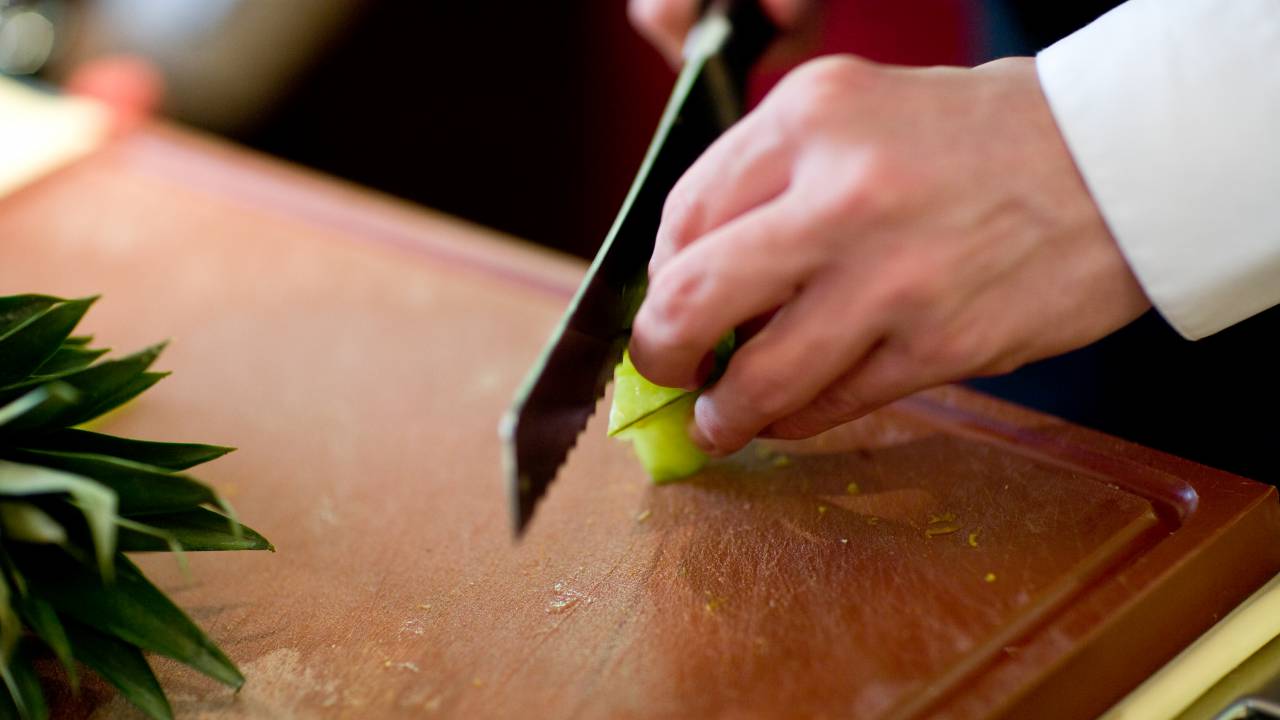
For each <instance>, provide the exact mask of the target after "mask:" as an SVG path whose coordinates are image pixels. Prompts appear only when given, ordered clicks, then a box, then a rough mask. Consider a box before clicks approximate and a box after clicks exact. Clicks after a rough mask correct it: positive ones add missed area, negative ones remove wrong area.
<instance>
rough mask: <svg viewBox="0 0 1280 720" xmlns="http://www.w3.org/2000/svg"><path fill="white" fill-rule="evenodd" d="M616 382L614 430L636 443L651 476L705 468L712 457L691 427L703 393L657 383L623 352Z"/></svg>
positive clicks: (672, 476)
mask: <svg viewBox="0 0 1280 720" xmlns="http://www.w3.org/2000/svg"><path fill="white" fill-rule="evenodd" d="M613 380H614V389H613V407H611V408H610V409H609V434H610V435H612V436H614V437H616V438H618V439H619V440H624V441H627V442H630V443H632V444H633V446H634V449H635V452H636V457H638V458H639V459H640V464H641V465H643V466H644V469H645V470H646V471H647V472H648V473H649V477H651V478H652V479H653V481H654V482H655V483H658V484H661V483H666V482H671V481H673V480H679V479H681V478H685V477H688V476H690V475H692V474H694V473H696V472H698V471H699V470H701V469H702V466H703V465H705V464H706V462H707V456H706V454H704V453H703V452H702V451H701V450H699V449H698V447H697V446H696V445H694V444H693V442H692V441H691V440H689V434H688V432H686V430H685V428H686V427H687V426H688V424H689V420H690V418H692V417H693V403H694V401H695V400H697V398H698V393H691V392H687V391H685V390H681V389H680V388H669V387H663V386H661V385H654V384H653V383H651V382H649V381H648V380H646V379H645V378H644V376H642V375H641V374H640V373H639V372H637V371H636V368H635V365H632V364H631V354H630V353H623V355H622V362H620V363H618V367H617V368H616V369H615V370H614V374H613Z"/></svg>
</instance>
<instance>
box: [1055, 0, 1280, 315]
mask: <svg viewBox="0 0 1280 720" xmlns="http://www.w3.org/2000/svg"><path fill="white" fill-rule="evenodd" d="M1036 67H1037V71H1038V73H1039V78H1040V84H1041V87H1042V88H1043V90H1044V93H1045V96H1046V97H1047V98H1048V101H1049V106H1050V108H1051V110H1052V112H1053V115H1054V118H1055V119H1056V120H1057V123H1058V127H1059V129H1060V130H1061V131H1062V134H1063V137H1064V138H1065V139H1066V143H1067V146H1068V148H1070V151H1071V154H1072V156H1073V157H1074V158H1075V161H1076V165H1077V167H1079V169H1080V173H1081V175H1083V177H1084V181H1085V184H1086V185H1087V186H1088V188H1089V191H1090V193H1092V195H1093V198H1094V200H1095V202H1096V203H1097V204H1098V207H1099V209H1100V210H1101V212H1102V216H1103V218H1104V219H1105V220H1106V223H1107V225H1108V227H1109V228H1110V229H1111V232H1112V234H1113V235H1114V236H1115V238H1116V241H1117V242H1118V243H1119V245H1120V249H1121V251H1122V252H1123V253H1124V256H1125V258H1126V259H1127V260H1128V262H1129V265H1130V267H1132V268H1133V271H1134V274H1135V275H1136V276H1137V278H1138V281H1139V282H1140V283H1141V284H1142V287H1143V289H1144V290H1146V293H1147V296H1148V297H1149V298H1150V299H1151V301H1152V302H1153V303H1154V304H1155V307H1156V309H1157V310H1159V311H1160V313H1161V314H1162V315H1163V316H1164V318H1165V319H1166V320H1167V321H1168V322H1169V324H1170V325H1172V326H1173V327H1174V328H1176V329H1177V330H1178V332H1180V333H1182V335H1183V336H1185V337H1187V338H1190V339H1199V338H1202V337H1204V336H1206V335H1211V334H1213V333H1215V332H1217V331H1219V330H1221V329H1223V328H1225V327H1228V326H1230V325H1232V324H1234V323H1237V322H1239V321H1241V320H1244V319H1245V318H1247V317H1249V316H1251V315H1254V314H1256V313H1259V312H1262V311H1263V310H1266V309H1267V308H1270V307H1272V306H1274V305H1280V0H1130V2H1127V3H1125V4H1124V5H1121V6H1120V7H1118V8H1116V9H1115V10H1113V11H1111V12H1110V13H1108V14H1106V15H1104V16H1103V17H1101V18H1099V19H1098V20H1097V21H1096V22H1094V23H1093V24H1091V25H1089V26H1088V27H1086V28H1084V29H1082V30H1080V31H1079V32H1076V33H1075V34H1073V35H1070V36H1068V37H1067V38H1065V39H1063V40H1062V41H1060V42H1058V43H1057V44H1055V45H1053V46H1051V47H1050V48H1048V49H1046V50H1045V51H1043V52H1042V53H1040V55H1039V56H1038V57H1037V58H1036Z"/></svg>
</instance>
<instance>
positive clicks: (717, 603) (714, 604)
mask: <svg viewBox="0 0 1280 720" xmlns="http://www.w3.org/2000/svg"><path fill="white" fill-rule="evenodd" d="M705 592H706V596H707V602H706V604H705V605H703V607H704V608H705V609H706V611H707V612H709V613H715V612H716V611H717V610H719V609H720V608H721V607H723V606H724V604H725V602H726V601H727V598H723V597H720V596H718V595H712V594H711V591H710V590H707V591H705Z"/></svg>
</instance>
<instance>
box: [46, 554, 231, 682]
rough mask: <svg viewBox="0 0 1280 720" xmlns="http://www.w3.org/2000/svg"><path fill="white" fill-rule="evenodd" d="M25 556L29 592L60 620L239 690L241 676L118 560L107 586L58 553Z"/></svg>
mask: <svg viewBox="0 0 1280 720" xmlns="http://www.w3.org/2000/svg"><path fill="white" fill-rule="evenodd" d="M27 555H28V556H29V559H31V560H33V562H28V563H23V567H24V568H28V569H27V571H26V572H27V582H28V584H29V585H30V586H31V588H32V591H33V592H34V593H36V594H38V595H40V597H43V598H45V599H46V600H48V601H49V602H50V603H51V604H52V605H53V606H54V607H55V608H57V609H58V610H59V611H60V612H61V613H62V614H63V615H66V616H69V617H71V618H74V619H75V620H77V621H79V622H81V623H84V624H86V625H88V626H90V627H93V628H96V629H98V630H100V631H102V632H104V633H107V634H110V635H114V636H115V637H117V638H120V639H121V640H124V641H125V642H128V643H130V644H133V645H137V646H138V647H139V648H142V649H143V650H150V651H152V652H156V653H159V654H161V655H165V656H168V657H171V658H173V659H174V660H177V661H179V662H182V663H185V664H187V665H189V666H191V667H193V668H195V669H196V670H199V671H200V672H202V673H204V674H205V675H208V676H209V677H211V678H213V679H214V680H217V681H218V682H221V683H224V684H226V685H230V686H231V687H235V688H239V687H240V686H241V685H243V684H244V676H243V675H241V674H240V671H239V670H237V669H236V666H235V665H234V664H233V663H232V662H231V660H230V659H228V658H227V656H226V655H224V654H223V653H222V651H221V650H219V649H218V646H217V645H215V644H214V643H213V641H211V640H209V638H208V637H206V636H205V634H204V632H202V631H201V630H200V628H199V627H197V626H196V625H195V623H193V622H192V621H191V619H190V618H188V617H187V616H186V614H185V613H183V612H182V610H180V609H179V608H178V606H177V605H174V604H173V601H171V600H170V599H169V598H168V597H166V596H165V594H164V593H163V592H161V591H160V590H159V589H158V588H156V586H154V585H152V584H151V582H150V581H149V580H147V579H146V577H144V576H143V575H142V572H141V571H139V570H138V568H137V566H136V565H134V564H133V563H132V562H130V561H129V559H128V558H126V557H124V556H123V555H117V556H116V579H115V582H114V583H112V584H110V585H107V584H104V583H103V581H102V579H101V578H99V577H98V576H97V575H95V574H93V573H91V572H89V571H87V570H86V569H85V568H84V567H83V566H82V565H80V564H79V563H77V562H75V561H74V560H72V559H71V558H69V557H67V556H66V555H65V554H63V553H61V552H60V551H57V550H43V551H42V550H41V549H34V550H28V551H27ZM74 644H75V643H74V642H73V646H74Z"/></svg>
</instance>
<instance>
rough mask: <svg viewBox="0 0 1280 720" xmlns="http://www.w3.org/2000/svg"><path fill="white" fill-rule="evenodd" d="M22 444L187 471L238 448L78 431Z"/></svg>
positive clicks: (66, 430) (0, 418) (0, 421)
mask: <svg viewBox="0 0 1280 720" xmlns="http://www.w3.org/2000/svg"><path fill="white" fill-rule="evenodd" d="M3 413H4V410H3V409H0V424H3V421H4V417H3ZM22 445H23V447H26V448H30V449H32V450H59V451H62V452H72V453H88V454H91V455H110V456H111V457H115V458H120V459H122V460H131V461H133V462H136V463H142V464H144V465H153V466H155V467H158V468H164V469H165V470H186V469H187V468H190V467H194V466H196V465H200V464H202V463H206V462H209V461H210V460H216V459H217V458H220V457H222V456H223V455H226V454H227V453H229V452H231V451H232V450H233V449H234V448H229V447H220V446H218V445H199V444H195V443H168V442H148V441H146V440H131V439H128V438H121V437H115V436H114V435H104V434H102V433H96V432H90V431H88V430H78V429H75V428H64V429H61V430H54V431H52V432H48V433H43V434H41V435H39V436H37V437H36V438H33V439H32V440H30V441H24V442H23V443H22Z"/></svg>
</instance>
